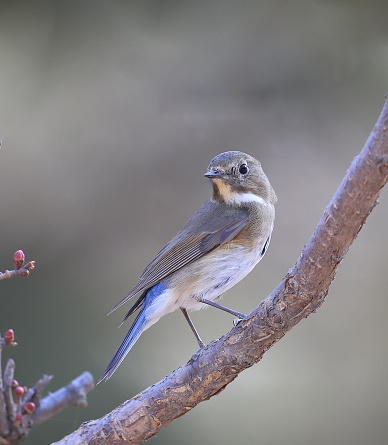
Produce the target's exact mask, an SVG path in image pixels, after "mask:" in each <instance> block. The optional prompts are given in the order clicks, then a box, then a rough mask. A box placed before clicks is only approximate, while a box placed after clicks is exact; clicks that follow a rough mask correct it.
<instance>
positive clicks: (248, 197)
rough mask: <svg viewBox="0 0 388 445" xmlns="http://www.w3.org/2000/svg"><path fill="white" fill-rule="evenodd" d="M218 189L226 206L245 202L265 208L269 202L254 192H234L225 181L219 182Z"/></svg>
mask: <svg viewBox="0 0 388 445" xmlns="http://www.w3.org/2000/svg"><path fill="white" fill-rule="evenodd" d="M217 187H218V190H219V192H220V195H221V196H222V197H223V199H224V201H225V202H226V204H237V205H238V204H242V203H244V202H257V203H259V204H262V205H263V206H266V205H267V202H266V201H265V200H264V199H263V198H262V197H261V196H258V195H255V194H254V193H252V192H248V193H238V192H234V191H233V190H232V188H231V187H230V185H229V184H226V183H225V181H217Z"/></svg>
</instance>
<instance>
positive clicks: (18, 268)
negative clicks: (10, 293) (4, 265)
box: [0, 250, 35, 280]
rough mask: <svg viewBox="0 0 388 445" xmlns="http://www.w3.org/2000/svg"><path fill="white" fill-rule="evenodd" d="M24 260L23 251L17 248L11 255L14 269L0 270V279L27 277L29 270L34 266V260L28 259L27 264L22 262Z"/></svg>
mask: <svg viewBox="0 0 388 445" xmlns="http://www.w3.org/2000/svg"><path fill="white" fill-rule="evenodd" d="M24 260H25V256H24V252H23V251H22V250H17V251H16V252H15V253H14V256H13V263H14V266H15V269H14V270H6V271H5V272H4V273H3V272H0V280H5V279H6V278H13V277H28V275H30V271H31V270H32V269H33V268H34V267H35V261H29V262H28V263H27V264H24ZM23 264H24V266H23Z"/></svg>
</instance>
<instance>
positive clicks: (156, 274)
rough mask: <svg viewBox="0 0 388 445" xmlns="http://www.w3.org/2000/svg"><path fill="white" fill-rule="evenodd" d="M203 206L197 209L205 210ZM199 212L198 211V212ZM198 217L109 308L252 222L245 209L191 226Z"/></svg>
mask: <svg viewBox="0 0 388 445" xmlns="http://www.w3.org/2000/svg"><path fill="white" fill-rule="evenodd" d="M201 210H202V208H201V209H200V210H199V211H198V212H197V213H199V212H201ZM194 216H196V215H194ZM193 220H194V217H193V218H192V219H191V220H190V221H189V222H188V223H187V224H186V226H185V228H184V229H183V230H182V231H181V232H179V233H178V234H177V235H176V236H175V237H174V238H173V239H172V240H171V241H170V242H169V243H168V244H167V245H166V246H165V247H164V248H163V249H162V250H161V251H160V252H159V253H158V254H157V255H156V257H155V258H154V259H153V260H152V261H151V263H150V264H149V265H148V266H147V267H146V268H145V270H144V272H143V274H142V275H141V277H140V280H139V282H138V284H137V285H136V286H135V287H134V288H133V289H132V291H131V292H130V293H129V294H128V295H127V296H126V297H125V298H123V299H122V300H121V301H120V302H119V303H117V304H116V306H115V307H114V308H113V309H112V310H111V311H110V312H109V314H111V313H112V312H113V311H115V310H116V309H117V308H119V307H120V306H122V305H123V304H124V303H126V302H127V301H128V300H130V299H131V298H132V297H133V296H135V295H136V294H138V293H139V292H142V291H145V290H146V289H149V288H150V287H152V286H155V285H156V284H157V283H159V282H160V281H162V280H163V279H164V278H166V277H168V276H169V275H171V274H172V273H174V272H176V271H177V270H179V269H180V268H182V267H184V266H185V265H186V264H189V263H191V262H192V261H195V260H197V259H199V258H201V257H203V256H204V255H206V254H207V253H209V252H211V251H212V250H213V249H215V248H216V247H218V246H220V245H222V244H224V243H227V242H228V241H231V240H232V239H233V238H234V237H235V236H237V235H238V234H239V233H240V232H241V231H242V230H243V229H244V227H245V226H246V225H247V223H248V214H247V213H246V212H245V211H240V212H230V211H229V212H226V213H225V214H224V215H217V217H216V218H214V219H213V220H211V221H210V222H209V221H207V223H206V228H205V227H195V226H194V227H193V230H192V231H189V230H188V228H189V227H191V226H192V225H193V224H190V222H192V221H193Z"/></svg>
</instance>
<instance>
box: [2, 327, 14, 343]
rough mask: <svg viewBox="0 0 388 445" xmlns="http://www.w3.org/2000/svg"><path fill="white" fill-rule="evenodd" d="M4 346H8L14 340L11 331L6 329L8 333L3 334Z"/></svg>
mask: <svg viewBox="0 0 388 445" xmlns="http://www.w3.org/2000/svg"><path fill="white" fill-rule="evenodd" d="M4 340H5V344H6V345H9V344H10V343H12V342H13V341H14V340H15V332H14V331H13V329H8V331H7V332H6V333H5V334H4Z"/></svg>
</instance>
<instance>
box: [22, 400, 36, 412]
mask: <svg viewBox="0 0 388 445" xmlns="http://www.w3.org/2000/svg"><path fill="white" fill-rule="evenodd" d="M35 409H36V406H35V403H34V402H28V403H26V404H25V405H24V411H25V412H26V413H27V414H32V413H33V412H35Z"/></svg>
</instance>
